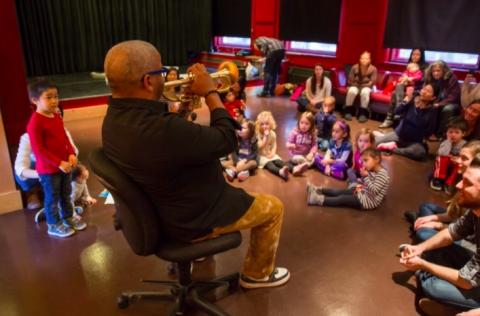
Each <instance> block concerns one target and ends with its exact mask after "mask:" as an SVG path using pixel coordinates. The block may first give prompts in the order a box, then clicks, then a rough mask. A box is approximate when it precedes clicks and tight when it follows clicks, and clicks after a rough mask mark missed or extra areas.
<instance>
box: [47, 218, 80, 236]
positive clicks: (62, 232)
mask: <svg viewBox="0 0 480 316" xmlns="http://www.w3.org/2000/svg"><path fill="white" fill-rule="evenodd" d="M48 234H49V235H51V236H57V237H61V238H65V237H69V236H72V235H73V234H75V231H74V230H73V229H71V228H70V227H68V226H65V225H64V224H63V223H62V222H59V223H57V224H48Z"/></svg>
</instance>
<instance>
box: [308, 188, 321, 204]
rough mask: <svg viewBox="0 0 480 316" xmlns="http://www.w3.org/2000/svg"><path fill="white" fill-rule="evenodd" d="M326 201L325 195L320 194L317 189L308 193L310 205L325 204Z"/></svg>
mask: <svg viewBox="0 0 480 316" xmlns="http://www.w3.org/2000/svg"><path fill="white" fill-rule="evenodd" d="M324 202H325V195H323V194H318V193H317V192H316V190H312V191H310V192H309V193H308V194H307V204H308V205H320V206H323V203H324Z"/></svg>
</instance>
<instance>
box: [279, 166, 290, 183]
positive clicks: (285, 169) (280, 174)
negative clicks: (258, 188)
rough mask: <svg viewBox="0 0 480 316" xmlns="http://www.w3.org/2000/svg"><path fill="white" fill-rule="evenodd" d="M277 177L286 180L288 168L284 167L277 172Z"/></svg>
mask: <svg viewBox="0 0 480 316" xmlns="http://www.w3.org/2000/svg"><path fill="white" fill-rule="evenodd" d="M278 175H279V176H280V177H282V178H283V180H285V181H287V180H288V167H287V166H285V167H283V168H282V169H280V171H279V172H278Z"/></svg>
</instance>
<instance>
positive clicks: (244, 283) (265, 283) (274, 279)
mask: <svg viewBox="0 0 480 316" xmlns="http://www.w3.org/2000/svg"><path fill="white" fill-rule="evenodd" d="M289 279H290V272H289V271H288V270H287V269H286V268H280V267H277V268H275V269H274V270H273V272H272V273H271V274H270V275H267V276H266V277H264V278H263V279H254V278H250V277H248V276H246V275H243V274H242V276H241V277H240V280H239V283H240V286H241V287H243V288H246V289H258V288H262V287H275V286H280V285H282V284H285V283H287V281H288V280H289Z"/></svg>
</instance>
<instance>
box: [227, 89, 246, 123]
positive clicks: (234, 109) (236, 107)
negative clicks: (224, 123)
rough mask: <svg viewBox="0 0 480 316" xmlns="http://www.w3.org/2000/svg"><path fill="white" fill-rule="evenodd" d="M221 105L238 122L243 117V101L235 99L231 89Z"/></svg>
mask: <svg viewBox="0 0 480 316" xmlns="http://www.w3.org/2000/svg"><path fill="white" fill-rule="evenodd" d="M223 105H224V106H225V109H226V110H227V112H228V114H230V116H231V117H232V118H234V119H235V120H237V121H238V122H241V121H242V120H243V119H244V118H245V115H244V110H245V103H244V102H243V100H241V99H237V98H236V96H235V92H234V91H233V89H230V91H228V92H227V94H226V95H225V99H224V101H223Z"/></svg>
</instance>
